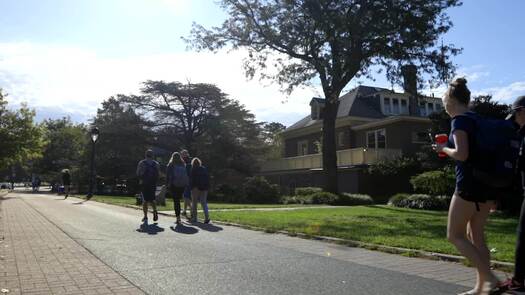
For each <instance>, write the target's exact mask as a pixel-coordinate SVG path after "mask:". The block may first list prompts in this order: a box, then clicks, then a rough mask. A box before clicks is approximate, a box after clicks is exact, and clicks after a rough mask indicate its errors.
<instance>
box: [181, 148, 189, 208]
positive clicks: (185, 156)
mask: <svg viewBox="0 0 525 295" xmlns="http://www.w3.org/2000/svg"><path fill="white" fill-rule="evenodd" d="M180 155H181V157H182V160H183V161H184V163H185V164H186V172H187V173H188V177H190V178H191V157H190V153H189V152H188V151H187V150H181V151H180ZM190 182H191V179H190ZM183 197H184V210H183V211H182V215H184V216H186V217H188V214H187V208H189V209H190V210H191V187H190V185H189V184H188V185H187V186H186V187H185V188H184V195H183Z"/></svg>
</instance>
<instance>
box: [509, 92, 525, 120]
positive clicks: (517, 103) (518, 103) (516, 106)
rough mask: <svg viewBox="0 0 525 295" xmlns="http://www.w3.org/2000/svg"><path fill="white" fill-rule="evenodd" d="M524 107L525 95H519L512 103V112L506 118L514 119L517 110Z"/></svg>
mask: <svg viewBox="0 0 525 295" xmlns="http://www.w3.org/2000/svg"><path fill="white" fill-rule="evenodd" d="M522 108H525V95H522V96H519V97H518V98H516V100H515V101H514V102H513V103H512V110H511V111H510V114H509V115H508V116H507V118H506V119H507V120H511V119H514V115H516V111H517V110H519V109H522Z"/></svg>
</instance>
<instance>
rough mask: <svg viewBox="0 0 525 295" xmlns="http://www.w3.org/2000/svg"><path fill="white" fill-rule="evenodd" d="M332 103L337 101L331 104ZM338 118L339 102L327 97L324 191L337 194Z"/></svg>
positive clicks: (324, 133)
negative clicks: (336, 145) (336, 123)
mask: <svg viewBox="0 0 525 295" xmlns="http://www.w3.org/2000/svg"><path fill="white" fill-rule="evenodd" d="M330 101H335V103H334V102H330ZM336 117H337V100H331V99H330V98H329V97H327V99H326V101H325V107H324V116H323V132H322V133H323V143H322V152H323V174H324V175H323V177H324V186H323V188H324V190H325V191H327V192H331V193H334V194H337V193H338V191H339V187H338V181H337V153H336V147H335V120H336Z"/></svg>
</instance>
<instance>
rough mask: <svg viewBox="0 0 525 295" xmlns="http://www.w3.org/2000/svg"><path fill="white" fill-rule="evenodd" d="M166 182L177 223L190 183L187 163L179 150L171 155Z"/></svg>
mask: <svg viewBox="0 0 525 295" xmlns="http://www.w3.org/2000/svg"><path fill="white" fill-rule="evenodd" d="M166 182H167V187H168V191H169V192H170V193H171V195H172V197H173V206H174V209H175V216H176V217H177V224H180V201H181V198H183V195H184V190H185V189H186V187H187V186H188V185H189V176H188V172H187V171H186V163H185V162H184V160H183V159H182V157H181V155H180V154H179V153H177V152H175V153H173V155H171V159H170V161H169V163H168V167H167V168H166Z"/></svg>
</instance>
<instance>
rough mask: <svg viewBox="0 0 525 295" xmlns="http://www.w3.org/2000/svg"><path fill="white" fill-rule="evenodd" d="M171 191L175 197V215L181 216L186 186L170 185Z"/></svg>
mask: <svg viewBox="0 0 525 295" xmlns="http://www.w3.org/2000/svg"><path fill="white" fill-rule="evenodd" d="M170 192H171V196H172V198H173V207H174V209H175V216H177V217H180V199H181V198H182V195H183V194H184V187H176V186H174V185H170Z"/></svg>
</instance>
